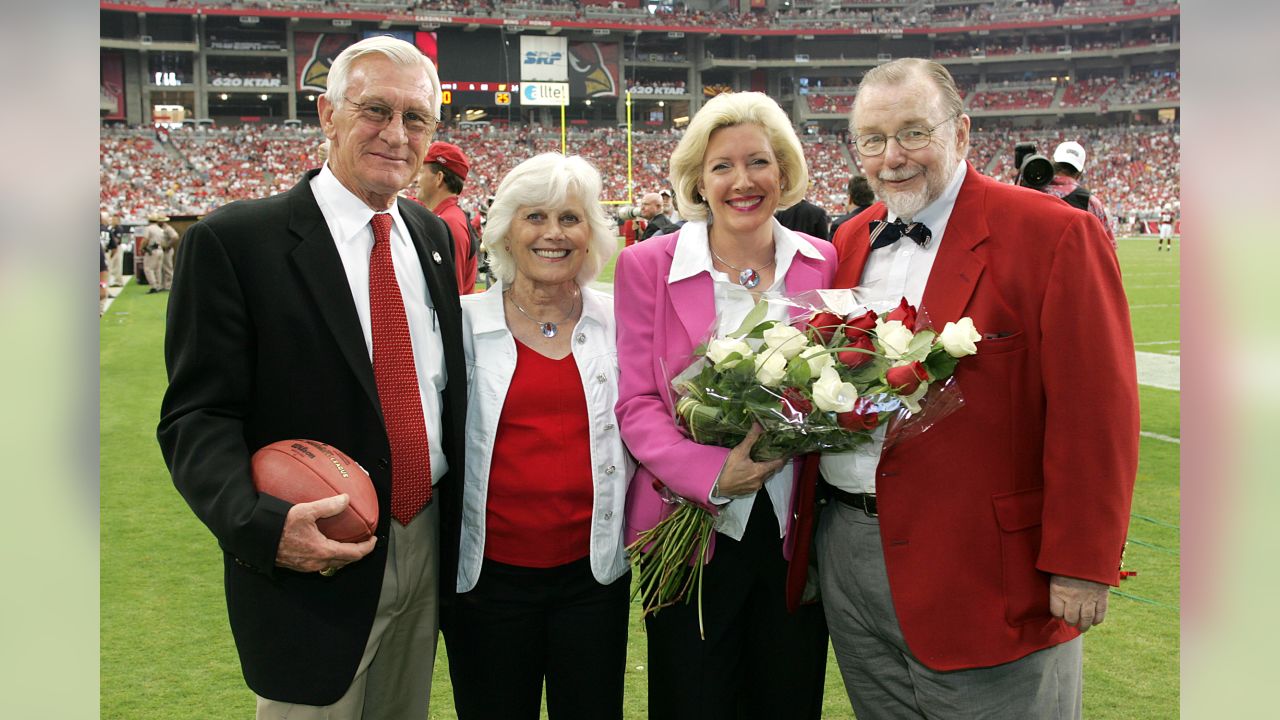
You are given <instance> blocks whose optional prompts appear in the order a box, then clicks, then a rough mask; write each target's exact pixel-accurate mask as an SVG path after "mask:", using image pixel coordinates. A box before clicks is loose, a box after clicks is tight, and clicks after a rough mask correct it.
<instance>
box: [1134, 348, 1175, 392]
mask: <svg viewBox="0 0 1280 720" xmlns="http://www.w3.org/2000/svg"><path fill="white" fill-rule="evenodd" d="M1134 354H1135V355H1136V357H1137V361H1138V384H1139V385H1147V386H1149V387H1158V388H1163V389H1165V390H1177V391H1179V392H1181V391H1182V359H1181V358H1179V357H1178V356H1177V355H1165V354H1163V353H1151V352H1143V351H1141V350H1139V351H1137V352H1136V353H1134Z"/></svg>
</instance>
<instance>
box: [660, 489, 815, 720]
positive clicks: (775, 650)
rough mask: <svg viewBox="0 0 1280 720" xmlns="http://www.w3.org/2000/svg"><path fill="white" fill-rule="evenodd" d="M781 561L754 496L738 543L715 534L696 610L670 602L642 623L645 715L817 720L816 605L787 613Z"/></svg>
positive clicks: (770, 518) (774, 526)
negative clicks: (646, 672) (646, 663)
mask: <svg viewBox="0 0 1280 720" xmlns="http://www.w3.org/2000/svg"><path fill="white" fill-rule="evenodd" d="M786 572H787V561H786V560H785V559H784V558H783V556H782V539H781V538H779V537H778V521H777V519H776V518H775V516H774V512H773V504H772V503H771V502H770V501H769V494H768V492H766V491H764V490H761V491H760V492H758V493H756V499H755V504H754V506H753V507H752V509H751V517H750V519H749V520H748V521H747V530H746V533H745V534H744V535H743V537H742V540H741V541H737V540H733V539H731V538H728V537H726V536H724V535H718V536H716V547H715V555H714V556H712V558H711V562H710V563H708V564H707V566H706V567H705V568H704V570H703V580H702V583H703V588H702V603H703V621H704V622H703V626H704V628H705V630H706V639H705V640H702V639H699V637H698V605H697V598H696V597H695V598H694V599H693V601H692V602H690V603H688V604H685V603H683V602H680V603H676V604H675V605H672V606H670V607H666V608H663V609H661V610H659V611H658V612H657V613H655V614H654V615H651V616H649V617H648V618H646V619H645V627H646V629H647V630H648V636H649V718H650V720H684V719H685V718H699V719H701V718H723V719H725V720H730V719H740V718H761V719H762V720H764V719H768V720H778V719H779V718H786V719H787V720H805V719H807V718H815V719H816V718H820V717H821V716H822V690H823V686H824V684H825V683H826V669H827V624H826V620H825V618H824V617H823V614H822V606H821V605H804V606H801V608H800V609H799V610H798V611H796V613H794V614H792V613H788V612H787V604H786Z"/></svg>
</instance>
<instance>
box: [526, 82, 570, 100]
mask: <svg viewBox="0 0 1280 720" xmlns="http://www.w3.org/2000/svg"><path fill="white" fill-rule="evenodd" d="M520 104H521V105H568V104H569V83H552V82H523V83H520Z"/></svg>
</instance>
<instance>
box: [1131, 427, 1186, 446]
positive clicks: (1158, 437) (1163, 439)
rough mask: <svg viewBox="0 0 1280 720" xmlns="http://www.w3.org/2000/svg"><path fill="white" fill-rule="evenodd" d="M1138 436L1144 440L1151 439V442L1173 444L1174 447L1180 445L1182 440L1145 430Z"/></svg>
mask: <svg viewBox="0 0 1280 720" xmlns="http://www.w3.org/2000/svg"><path fill="white" fill-rule="evenodd" d="M1138 434H1139V435H1141V436H1142V437H1145V438H1151V439H1152V440H1159V441H1161V442H1167V443H1173V444H1174V445H1181V444H1182V438H1176V437H1169V436H1168V435H1161V434H1160V433H1153V432H1148V431H1146V430H1143V431H1142V432H1140V433H1138Z"/></svg>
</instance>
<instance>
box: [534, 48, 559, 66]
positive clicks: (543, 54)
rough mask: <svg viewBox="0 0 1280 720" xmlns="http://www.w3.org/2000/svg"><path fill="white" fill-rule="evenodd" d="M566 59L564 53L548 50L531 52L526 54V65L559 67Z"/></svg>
mask: <svg viewBox="0 0 1280 720" xmlns="http://www.w3.org/2000/svg"><path fill="white" fill-rule="evenodd" d="M563 57H564V54H563V53H558V52H547V51H546V50H530V51H529V52H527V53H525V54H524V64H525V65H558V64H559V63H560V60H561V59H562V58H563Z"/></svg>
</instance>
